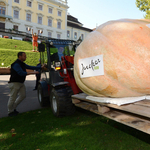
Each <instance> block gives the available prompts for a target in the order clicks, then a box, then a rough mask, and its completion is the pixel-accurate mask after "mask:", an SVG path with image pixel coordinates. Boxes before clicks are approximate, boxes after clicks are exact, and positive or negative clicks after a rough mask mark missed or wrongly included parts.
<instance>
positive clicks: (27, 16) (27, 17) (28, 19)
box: [26, 13, 31, 22]
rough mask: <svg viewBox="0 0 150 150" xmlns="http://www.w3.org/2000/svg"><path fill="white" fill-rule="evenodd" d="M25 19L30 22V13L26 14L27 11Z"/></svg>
mask: <svg viewBox="0 0 150 150" xmlns="http://www.w3.org/2000/svg"><path fill="white" fill-rule="evenodd" d="M26 20H27V21H30V22H31V14H28V13H27V15H26Z"/></svg>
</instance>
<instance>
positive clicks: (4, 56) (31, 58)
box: [0, 38, 40, 67]
mask: <svg viewBox="0 0 150 150" xmlns="http://www.w3.org/2000/svg"><path fill="white" fill-rule="evenodd" d="M15 45H16V48H15ZM19 51H23V52H25V53H26V54H27V59H26V61H25V63H27V64H28V65H31V66H36V65H37V64H38V63H39V61H38V60H39V58H40V54H39V53H35V52H32V43H31V42H26V41H19V40H12V39H4V38H0V67H10V65H11V64H12V63H13V62H14V61H15V60H16V59H17V53H18V52H19Z"/></svg>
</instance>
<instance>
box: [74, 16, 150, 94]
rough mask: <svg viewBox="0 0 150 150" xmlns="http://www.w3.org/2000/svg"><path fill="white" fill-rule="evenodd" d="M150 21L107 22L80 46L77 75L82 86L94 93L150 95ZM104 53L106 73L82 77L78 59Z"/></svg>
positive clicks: (77, 53) (86, 91)
mask: <svg viewBox="0 0 150 150" xmlns="http://www.w3.org/2000/svg"><path fill="white" fill-rule="evenodd" d="M149 24H150V21H149V20H145V19H143V20H132V19H122V20H116V21H109V22H106V23H104V24H102V25H100V26H99V27H97V28H96V29H95V30H94V31H93V32H91V33H90V34H89V35H88V36H87V37H86V38H85V39H84V40H83V42H82V43H81V44H80V45H79V46H78V48H77V50H76V53H75V58H74V76H75V80H76V83H77V85H78V86H79V88H80V89H81V90H82V91H83V92H85V93H87V94H88V95H92V96H105V97H136V96H142V95H148V94H150V28H149V26H150V25H149ZM98 55H103V66H104V75H100V76H92V77H86V78H81V77H80V71H81V70H80V69H79V60H80V59H84V58H88V57H94V56H98Z"/></svg>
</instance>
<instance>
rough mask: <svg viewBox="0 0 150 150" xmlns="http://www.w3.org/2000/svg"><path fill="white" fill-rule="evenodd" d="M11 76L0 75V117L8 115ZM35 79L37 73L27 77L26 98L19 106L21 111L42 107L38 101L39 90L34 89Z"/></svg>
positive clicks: (18, 109)
mask: <svg viewBox="0 0 150 150" xmlns="http://www.w3.org/2000/svg"><path fill="white" fill-rule="evenodd" d="M9 77H10V75H0V118H2V117H7V116H8V112H7V102H8V99H9V92H10V89H9V87H8V80H9ZM35 80H36V78H35V75H29V76H27V77H26V81H25V86H26V98H25V99H24V100H23V101H22V102H21V103H20V104H19V105H18V107H17V111H19V113H23V112H28V111H31V110H36V109H41V108H42V107H41V106H40V104H39V102H38V97H37V91H33V89H34V87H35Z"/></svg>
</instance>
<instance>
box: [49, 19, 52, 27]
mask: <svg viewBox="0 0 150 150" xmlns="http://www.w3.org/2000/svg"><path fill="white" fill-rule="evenodd" d="M48 26H50V27H52V19H48Z"/></svg>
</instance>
